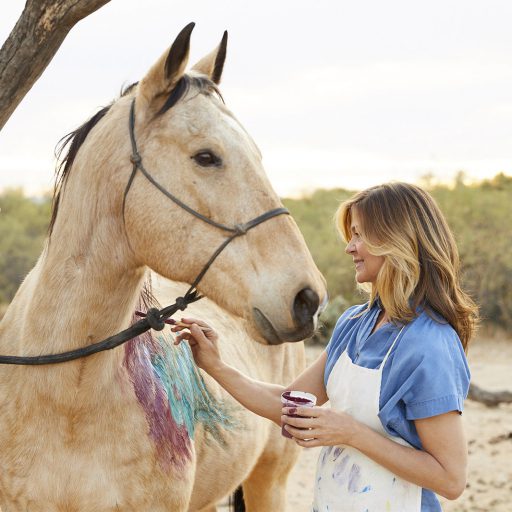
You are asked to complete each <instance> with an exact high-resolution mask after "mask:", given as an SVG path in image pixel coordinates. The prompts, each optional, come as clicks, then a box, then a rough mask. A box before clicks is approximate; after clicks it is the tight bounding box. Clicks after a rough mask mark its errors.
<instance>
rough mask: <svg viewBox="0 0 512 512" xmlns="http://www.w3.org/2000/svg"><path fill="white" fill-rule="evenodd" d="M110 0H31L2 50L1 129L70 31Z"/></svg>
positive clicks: (0, 81) (0, 87) (0, 67)
mask: <svg viewBox="0 0 512 512" xmlns="http://www.w3.org/2000/svg"><path fill="white" fill-rule="evenodd" d="M109 1H110V0H80V1H77V0H27V3H26V4H25V9H24V10H23V12H22V14H21V16H20V18H19V20H18V22H17V23H16V25H15V27H14V29H13V30H12V32H11V34H10V35H9V37H8V38H7V40H6V41H5V43H4V45H3V46H2V49H1V50H0V130H1V129H2V128H3V126H4V125H5V123H6V122H7V120H8V119H9V117H10V116H11V114H12V113H13V112H14V111H15V110H16V107H17V106H18V105H19V103H20V102H21V100H22V99H23V98H24V97H25V95H26V94H27V92H28V91H29V90H30V89H31V87H32V86H33V85H34V84H35V83H36V81H37V79H38V78H39V77H40V76H41V74H42V73H43V71H44V70H45V68H46V66H47V65H48V64H49V63H50V61H51V60H52V58H53V56H54V55H55V54H56V53H57V51H58V49H59V47H60V45H61V44H62V42H63V41H64V39H65V38H66V36H67V34H68V32H69V31H70V30H71V29H72V28H73V27H74V26H75V25H76V24H77V23H78V22H79V21H80V20H81V19H83V18H85V17H87V16H89V14H91V13H93V12H94V11H96V10H97V9H99V8H100V7H102V6H103V5H105V4H106V3H108V2H109Z"/></svg>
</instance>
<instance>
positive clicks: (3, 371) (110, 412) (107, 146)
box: [0, 24, 326, 512]
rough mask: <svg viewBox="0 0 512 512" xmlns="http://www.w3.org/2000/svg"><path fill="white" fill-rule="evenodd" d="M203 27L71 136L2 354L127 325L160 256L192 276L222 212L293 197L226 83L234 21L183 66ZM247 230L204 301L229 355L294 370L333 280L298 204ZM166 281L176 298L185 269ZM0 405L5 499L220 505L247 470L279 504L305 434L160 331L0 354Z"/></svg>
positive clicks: (235, 213)
mask: <svg viewBox="0 0 512 512" xmlns="http://www.w3.org/2000/svg"><path fill="white" fill-rule="evenodd" d="M192 28H193V25H192V24H191V25H189V26H187V27H186V28H185V29H184V30H183V31H182V32H181V33H180V35H179V36H178V37H177V39H176V41H175V42H174V43H173V45H172V46H171V48H170V50H169V51H168V52H166V53H165V54H164V55H163V56H162V58H161V59H160V60H159V61H158V62H156V64H155V65H154V66H153V67H152V68H151V69H150V70H149V72H148V73H147V75H146V76H145V77H144V78H143V79H142V80H141V81H140V82H139V83H138V84H137V85H136V86H134V87H132V88H130V89H129V91H127V92H126V93H125V94H124V95H123V96H122V97H121V98H119V99H118V100H117V101H115V102H114V103H113V104H112V105H111V106H110V107H108V108H105V109H103V110H102V111H100V112H99V113H98V114H97V115H96V116H94V117H93V118H92V119H91V120H90V121H89V122H88V123H86V124H85V125H83V126H82V127H81V128H80V129H78V130H77V131H76V132H75V134H74V135H73V137H72V139H70V147H69V151H68V154H67V156H66V158H65V166H64V170H63V174H62V176H61V181H60V189H59V192H58V194H57V196H56V200H55V203H54V210H53V216H52V222H51V225H50V235H49V239H48V241H47V243H46V245H45V248H44V250H43V253H42V254H41V256H40V258H39V260H38V262H37V264H36V266H35V267H34V269H33V270H32V271H31V272H30V273H29V274H28V276H27V278H26V279H25V280H24V282H23V284H22V285H21V287H20V289H19V291H18V293H17V294H16V296H15V298H14V300H13V301H12V304H11V305H10V307H9V309H8V310H7V312H6V314H5V316H4V318H3V320H2V323H1V324H0V353H1V354H2V355H6V354H7V355H18V356H20V355H22V356H38V355H41V354H55V353H60V352H63V351H69V350H73V349H77V348H80V347H87V346H91V345H92V344H94V343H96V342H98V341H99V340H102V339H104V338H106V337H109V336H111V335H112V334H114V333H117V332H119V331H120V330H122V329H124V328H126V327H127V326H129V325H130V324H131V323H132V318H133V314H134V311H135V309H136V308H137V305H138V304H139V303H140V300H141V293H142V287H143V283H144V281H145V279H146V277H147V274H148V272H149V270H148V269H151V270H153V271H155V272H157V273H158V274H160V275H162V276H164V277H166V278H168V279H171V280H173V281H179V282H183V283H192V282H194V280H195V279H196V277H197V275H198V272H200V270H201V269H202V268H203V266H204V264H205V262H207V261H208V260H209V258H210V256H211V255H212V253H213V252H214V250H215V248H216V247H219V245H221V244H222V243H223V242H224V241H225V240H226V236H225V232H223V230H222V229H219V226H221V225H224V226H226V225H229V226H233V225H235V224H236V223H239V222H246V221H247V220H248V219H254V218H256V217H258V216H260V215H261V214H264V213H265V212H270V211H274V210H275V209H276V208H277V207H280V201H279V199H278V197H277V196H276V194H275V193H274V191H273V190H272V188H271V186H270V184H269V182H268V180H267V178H266V177H265V174H264V171H263V168H262V164H261V156H260V154H259V151H258V149H257V147H256V146H255V144H254V142H253V141H252V139H251V138H250V137H249V136H248V134H247V133H246V132H245V130H244V129H243V128H242V127H241V126H240V124H239V123H238V122H237V121H236V119H235V118H234V117H233V115H232V114H231V113H230V112H229V111H228V110H227V108H226V107H225V106H224V103H223V101H222V99H221V97H220V94H219V93H218V91H217V87H216V84H217V83H218V82H219V80H220V76H221V72H222V67H223V63H224V57H225V42H226V37H224V38H223V42H222V43H221V45H220V46H219V48H218V49H217V50H216V51H214V52H212V53H211V54H210V55H208V56H207V57H205V58H204V59H202V60H201V61H200V62H199V63H198V64H197V65H196V66H195V67H193V68H192V70H191V71H190V72H189V73H188V74H185V67H186V64H187V59H188V50H189V41H190V34H191V31H192ZM132 105H133V107H132ZM131 108H133V116H131V115H130V112H131ZM129 119H131V122H132V124H133V130H130V129H129V123H128V120H129ZM130 139H132V140H130ZM135 140H136V142H135ZM135 144H136V149H134V147H135ZM130 157H131V161H130ZM141 157H142V158H143V160H144V169H145V170H147V173H149V175H142V170H141V169H140V168H141V166H142V165H141V160H140V159H141ZM138 170H140V172H137V171H138ZM148 176H149V177H148ZM169 191H172V194H174V196H175V197H178V198H180V200H181V201H182V202H183V203H185V205H186V207H187V208H188V211H187V209H184V208H183V207H182V206H183V205H182V206H180V204H176V202H173V201H171V200H169V196H170V193H169ZM191 211H193V212H195V213H194V214H191ZM280 213H282V212H280ZM195 214H199V216H200V218H197V216H196V215H195ZM204 219H206V221H203V220H204ZM235 231H236V233H237V235H241V236H237V238H234V239H233V241H232V242H231V243H230V244H229V245H228V246H226V247H225V250H224V251H223V252H222V254H220V255H219V257H218V258H217V259H216V260H215V261H214V263H213V264H212V265H211V268H210V269H209V270H208V272H206V274H205V275H204V277H203V279H202V281H201V282H200V284H199V285H198V289H199V291H200V292H201V293H202V294H204V295H205V296H207V297H208V298H209V300H208V301H207V300H206V299H204V302H203V303H196V304H195V305H194V308H195V309H194V308H192V314H196V315H201V316H203V317H204V318H207V319H208V320H210V321H211V322H212V323H214V325H216V326H217V327H218V328H219V330H220V331H221V332H222V338H223V342H222V348H221V349H222V351H223V353H224V356H225V358H226V360H227V361H230V362H232V364H234V365H236V366H238V367H240V368H241V369H242V370H243V371H247V373H249V374H251V375H253V376H255V377H256V378H261V379H265V380H275V381H276V382H278V381H279V380H281V379H285V380H289V379H291V378H293V376H294V374H295V373H296V371H297V368H298V367H300V365H301V364H303V362H302V361H301V357H302V356H301V352H300V344H299V345H295V347H293V346H291V345H281V343H282V342H285V341H292V342H293V341H298V340H301V339H303V338H305V337H306V336H308V335H309V334H310V333H311V332H312V330H313V329H314V327H315V322H316V316H317V314H318V309H319V305H320V304H322V303H323V302H324V299H325V294H326V291H325V283H324V281H323V278H322V277H321V275H320V273H319V272H318V270H317V268H316V267H315V265H314V263H313V261H312V258H311V256H310V254H309V252H308V250H307V248H306V246H305V243H304V240H303V239H302V237H301V235H300V233H299V230H298V228H297V226H296V224H295V223H294V222H293V220H292V219H291V218H290V216H288V215H280V214H279V215H276V216H271V217H270V218H268V219H266V222H264V223H262V224H259V225H258V226H256V227H255V228H254V229H251V230H250V231H247V232H245V231H246V230H245V229H244V226H243V225H242V227H241V228H237V229H236V230H235ZM165 286H167V287H168V290H167V292H165V291H164V292H161V291H160V293H163V296H165V297H166V299H169V298H174V297H175V296H176V295H177V291H176V288H177V287H179V286H180V285H178V284H172V283H169V284H167V285H165ZM265 344H267V345H271V346H264V345H265ZM0 407H1V409H0V410H1V414H0V504H1V506H2V511H3V512H12V511H31V512H57V511H59V512H78V511H80V512H85V511H87V512H90V511H95V512H96V511H98V512H106V511H115V510H122V511H138V512H140V511H151V512H160V511H162V512H163V511H173V512H184V511H187V510H215V508H214V504H215V502H217V501H218V500H219V498H220V497H221V496H222V495H225V494H227V493H229V492H231V491H232V490H233V489H234V488H235V487H236V485H237V484H238V483H240V482H241V481H243V480H246V485H245V490H246V497H247V509H248V510H251V511H261V512H263V511H265V512H269V511H274V510H283V497H282V489H281V490H278V491H277V493H276V492H274V489H273V488H275V487H277V488H279V487H280V486H281V487H282V485H283V483H284V482H285V480H286V474H287V472H288V470H289V469H290V466H291V465H292V463H293V459H294V457H295V453H294V450H293V448H292V443H288V444H284V443H285V441H284V440H281V439H280V438H279V436H278V428H277V427H276V426H274V425H270V424H269V423H268V422H264V421H263V420H261V419H259V418H256V417H255V416H253V415H250V414H249V413H247V412H246V411H243V410H242V408H241V407H240V406H236V404H235V403H234V402H233V401H232V400H231V401H230V400H229V399H228V397H227V396H226V395H225V394H224V393H223V392H221V390H219V388H218V387H217V386H216V385H215V384H214V383H212V382H211V381H210V380H208V379H207V378H205V380H203V378H202V376H201V374H200V373H199V371H198V370H197V368H196V367H195V366H194V365H193V364H192V361H191V358H190V352H189V351H187V347H186V346H185V345H184V346H183V347H179V349H178V348H176V347H174V346H173V345H172V344H171V343H169V340H168V339H167V337H166V336H165V335H158V336H155V337H152V336H147V335H143V336H140V337H139V338H138V339H136V340H133V341H131V342H128V343H127V344H125V345H123V346H122V347H118V348H115V349H113V350H110V351H108V352H101V353H98V354H95V355H92V356H90V357H86V358H80V359H77V360H73V361H69V362H65V363H62V364H54V365H41V366H19V365H10V366H7V365H4V366H2V365H0Z"/></svg>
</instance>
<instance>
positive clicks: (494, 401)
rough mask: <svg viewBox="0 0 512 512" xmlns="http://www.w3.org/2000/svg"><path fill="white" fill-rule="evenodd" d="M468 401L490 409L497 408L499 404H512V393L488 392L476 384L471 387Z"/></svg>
mask: <svg viewBox="0 0 512 512" xmlns="http://www.w3.org/2000/svg"><path fill="white" fill-rule="evenodd" d="M468 399H469V400H473V401H475V402H480V403H482V404H484V405H487V406H488V407H496V406H497V405H499V404H510V403H512V392H510V391H486V390H485V389H482V388H480V387H478V386H477V385H475V384H471V385H470V386H469V393H468Z"/></svg>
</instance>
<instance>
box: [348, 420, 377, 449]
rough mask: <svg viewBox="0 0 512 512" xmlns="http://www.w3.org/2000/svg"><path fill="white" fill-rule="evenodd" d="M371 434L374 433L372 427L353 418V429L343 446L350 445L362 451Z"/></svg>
mask: <svg viewBox="0 0 512 512" xmlns="http://www.w3.org/2000/svg"><path fill="white" fill-rule="evenodd" d="M370 432H373V431H372V429H371V428H370V427H368V426H367V425H365V424H364V423H361V422H360V421H357V420H356V419H354V418H353V419H352V425H351V428H350V430H349V432H347V434H348V435H347V440H346V441H345V442H344V443H343V444H348V445H349V446H352V447H353V448H357V449H358V450H360V451H362V448H363V447H364V444H365V442H366V441H367V440H368V434H369V433H370Z"/></svg>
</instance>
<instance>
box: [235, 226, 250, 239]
mask: <svg viewBox="0 0 512 512" xmlns="http://www.w3.org/2000/svg"><path fill="white" fill-rule="evenodd" d="M235 232H236V234H237V235H239V236H241V235H245V234H246V233H247V227H246V225H245V224H235Z"/></svg>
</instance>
